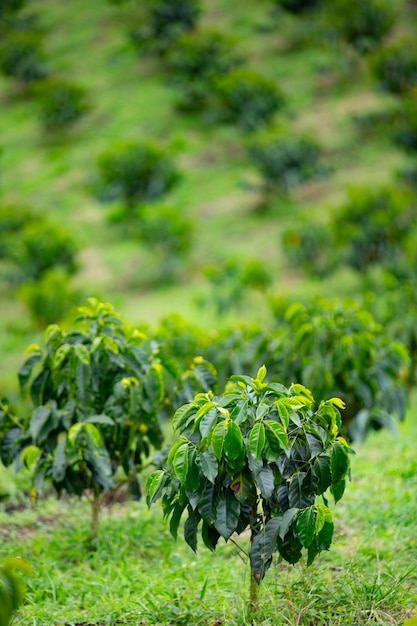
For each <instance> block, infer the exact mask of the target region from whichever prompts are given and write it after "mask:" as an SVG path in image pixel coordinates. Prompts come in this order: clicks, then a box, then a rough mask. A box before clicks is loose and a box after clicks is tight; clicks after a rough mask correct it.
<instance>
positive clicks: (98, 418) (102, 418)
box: [84, 413, 114, 426]
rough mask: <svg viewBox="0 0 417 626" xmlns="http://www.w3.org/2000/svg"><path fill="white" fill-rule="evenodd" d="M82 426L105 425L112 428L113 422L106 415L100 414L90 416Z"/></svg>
mask: <svg viewBox="0 0 417 626" xmlns="http://www.w3.org/2000/svg"><path fill="white" fill-rule="evenodd" d="M84 424H105V425H108V426H114V420H113V419H112V418H111V417H109V416H108V415H104V414H103V413H101V414H100V415H90V417H87V418H86V419H85V420H84Z"/></svg>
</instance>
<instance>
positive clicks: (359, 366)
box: [272, 300, 409, 440]
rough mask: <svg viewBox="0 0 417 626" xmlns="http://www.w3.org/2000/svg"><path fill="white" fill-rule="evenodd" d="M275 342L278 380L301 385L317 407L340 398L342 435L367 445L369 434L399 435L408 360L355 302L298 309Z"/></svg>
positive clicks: (297, 305) (281, 322)
mask: <svg viewBox="0 0 417 626" xmlns="http://www.w3.org/2000/svg"><path fill="white" fill-rule="evenodd" d="M275 340H276V346H275V354H274V353H272V355H273V354H274V358H273V359H272V364H273V366H274V372H275V376H277V377H279V378H280V379H281V380H283V381H292V380H297V381H300V382H301V383H302V384H304V385H306V386H308V387H309V388H310V389H311V390H312V392H313V394H314V397H315V398H316V399H317V400H318V401H321V400H324V399H326V398H328V397H329V396H330V395H337V396H340V397H341V398H342V399H343V401H344V402H345V403H346V405H347V408H346V410H345V411H344V412H343V428H344V431H343V432H344V434H349V436H350V437H351V438H352V439H355V440H363V439H364V438H365V437H366V435H367V434H368V432H369V431H370V430H371V429H376V430H378V429H380V428H382V427H386V428H389V429H391V430H392V431H395V427H396V422H397V421H398V420H401V419H402V418H403V417H404V414H405V409H406V405H407V394H406V388H405V382H406V380H407V372H408V365H409V358H408V354H407V351H406V349H405V346H404V345H403V344H401V343H400V342H398V341H395V340H394V339H393V338H392V336H391V335H390V334H389V333H387V332H386V331H384V328H383V327H382V326H381V325H380V324H378V323H377V322H375V320H374V318H373V317H372V315H371V314H370V313H369V312H368V311H367V310H365V309H363V308H361V307H360V306H359V305H357V304H355V303H353V302H336V301H334V302H333V301H326V300H317V301H313V302H311V303H309V304H301V303H294V304H292V305H290V306H289V307H288V308H287V310H286V311H285V314H284V318H283V319H282V318H281V319H280V320H278V328H277V331H276V333H275Z"/></svg>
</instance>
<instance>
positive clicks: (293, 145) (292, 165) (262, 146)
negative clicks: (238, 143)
mask: <svg viewBox="0 0 417 626" xmlns="http://www.w3.org/2000/svg"><path fill="white" fill-rule="evenodd" d="M248 151H249V156H250V158H251V161H252V163H253V166H254V167H255V168H256V169H257V170H258V171H259V174H260V175H261V177H262V180H263V185H264V190H265V193H266V194H267V195H268V194H269V193H276V192H282V191H288V190H289V189H291V187H293V186H294V185H298V184H300V183H301V182H303V181H306V180H310V179H312V178H317V177H319V176H321V175H322V174H323V173H324V168H323V165H322V163H321V154H320V147H319V146H318V144H317V143H316V142H315V141H314V140H313V139H310V138H306V137H297V136H294V135H293V134H291V133H288V132H284V131H282V130H271V129H267V130H265V131H262V132H260V133H259V134H258V135H257V136H256V137H255V138H254V139H253V140H252V141H251V142H250V144H249V150H248Z"/></svg>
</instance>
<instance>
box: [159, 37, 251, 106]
mask: <svg viewBox="0 0 417 626" xmlns="http://www.w3.org/2000/svg"><path fill="white" fill-rule="evenodd" d="M241 63H242V58H241V56H240V55H239V54H238V53H237V52H236V49H235V44H234V40H233V39H232V38H231V37H230V36H227V35H225V34H223V33H222V32H220V31H217V30H214V29H206V30H203V29H199V30H197V31H194V32H191V33H186V34H184V35H182V36H181V37H179V38H178V40H177V42H176V45H175V46H174V47H173V48H172V50H171V51H170V53H169V55H168V57H167V70H168V80H169V82H170V83H172V85H173V86H174V87H175V89H177V90H178V91H179V92H180V93H181V99H180V101H179V107H180V108H181V109H184V110H193V111H196V110H201V109H204V108H205V107H206V106H208V105H209V104H210V102H211V101H212V99H213V87H214V84H215V81H216V80H218V78H219V77H220V76H223V75H224V74H225V73H227V72H229V71H231V70H232V69H234V68H235V67H237V66H238V65H240V64H241Z"/></svg>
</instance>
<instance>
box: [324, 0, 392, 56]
mask: <svg viewBox="0 0 417 626" xmlns="http://www.w3.org/2000/svg"><path fill="white" fill-rule="evenodd" d="M328 11H329V21H330V23H331V28H332V29H333V30H334V32H335V35H336V37H337V38H340V39H342V40H343V41H345V42H346V43H347V44H349V45H351V46H352V47H353V48H355V49H356V50H358V51H359V52H361V53H366V52H369V51H371V50H374V49H376V48H378V47H379V46H380V45H382V43H383V42H384V39H385V38H386V37H387V36H388V35H389V33H390V32H391V30H392V28H393V26H394V24H395V21H396V12H395V10H394V9H393V5H392V3H389V2H387V1H386V0H367V1H366V2H363V1H362V0H338V1H337V2H332V3H329V9H328Z"/></svg>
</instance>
